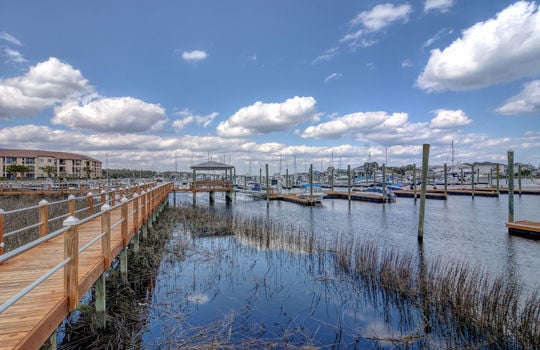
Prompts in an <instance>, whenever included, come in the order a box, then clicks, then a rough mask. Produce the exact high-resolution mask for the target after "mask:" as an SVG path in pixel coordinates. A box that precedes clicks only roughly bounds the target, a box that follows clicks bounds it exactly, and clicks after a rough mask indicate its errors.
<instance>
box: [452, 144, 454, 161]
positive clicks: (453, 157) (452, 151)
mask: <svg viewBox="0 0 540 350" xmlns="http://www.w3.org/2000/svg"><path fill="white" fill-rule="evenodd" d="M453 167H454V140H452V168H453Z"/></svg>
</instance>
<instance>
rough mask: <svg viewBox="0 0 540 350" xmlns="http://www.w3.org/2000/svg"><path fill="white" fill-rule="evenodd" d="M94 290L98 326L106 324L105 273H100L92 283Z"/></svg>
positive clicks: (101, 326)
mask: <svg viewBox="0 0 540 350" xmlns="http://www.w3.org/2000/svg"><path fill="white" fill-rule="evenodd" d="M94 292H95V293H96V301H95V307H96V319H97V324H98V327H99V328H105V327H106V326H107V316H106V310H107V299H106V293H105V274H104V273H102V274H101V276H99V278H98V279H97V281H96V283H95V284H94Z"/></svg>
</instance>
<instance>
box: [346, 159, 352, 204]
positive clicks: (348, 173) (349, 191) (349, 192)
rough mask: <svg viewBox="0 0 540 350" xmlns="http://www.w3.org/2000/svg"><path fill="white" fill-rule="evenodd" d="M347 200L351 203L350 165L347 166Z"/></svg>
mask: <svg viewBox="0 0 540 350" xmlns="http://www.w3.org/2000/svg"><path fill="white" fill-rule="evenodd" d="M347 199H348V200H349V204H350V203H351V165H350V164H348V165H347Z"/></svg>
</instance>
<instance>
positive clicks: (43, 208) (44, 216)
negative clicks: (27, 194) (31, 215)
mask: <svg viewBox="0 0 540 350" xmlns="http://www.w3.org/2000/svg"><path fill="white" fill-rule="evenodd" d="M71 215H73V214H71ZM48 234H49V202H47V201H46V200H45V199H43V200H42V201H40V202H39V237H44V236H47V235H48Z"/></svg>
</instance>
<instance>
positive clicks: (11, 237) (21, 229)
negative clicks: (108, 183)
mask: <svg viewBox="0 0 540 350" xmlns="http://www.w3.org/2000/svg"><path fill="white" fill-rule="evenodd" d="M153 186H155V184H154V183H148V184H143V185H136V186H132V187H129V188H123V189H112V190H109V191H105V190H102V191H101V192H100V193H99V194H94V193H92V192H87V193H86V195H83V196H80V197H75V196H74V195H70V196H69V197H68V198H67V199H64V200H59V201H55V202H50V203H49V202H48V201H46V200H41V201H40V202H39V203H38V204H37V205H35V206H31V207H26V208H19V209H14V210H8V211H4V210H2V209H1V208H0V255H1V254H3V253H5V252H7V251H10V250H12V249H15V248H17V247H19V246H22V245H24V244H25V243H29V242H31V241H32V240H35V239H38V238H41V237H44V236H46V235H47V234H48V233H49V232H50V231H55V230H57V229H60V228H61V227H62V220H63V219H65V218H67V217H68V216H70V215H71V216H77V217H78V218H81V219H82V218H85V217H88V216H91V215H93V214H94V213H95V212H96V211H97V210H96V208H98V207H99V206H101V205H103V204H105V203H108V204H109V205H111V206H115V205H116V204H117V203H118V202H119V200H120V198H122V197H126V198H129V197H130V195H133V194H134V193H140V192H141V191H144V190H147V189H149V188H152V187H153Z"/></svg>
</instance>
